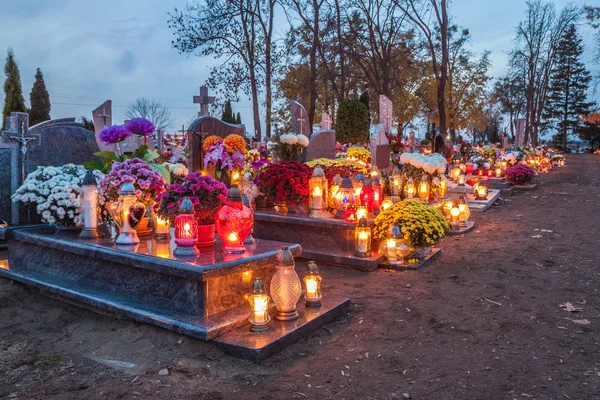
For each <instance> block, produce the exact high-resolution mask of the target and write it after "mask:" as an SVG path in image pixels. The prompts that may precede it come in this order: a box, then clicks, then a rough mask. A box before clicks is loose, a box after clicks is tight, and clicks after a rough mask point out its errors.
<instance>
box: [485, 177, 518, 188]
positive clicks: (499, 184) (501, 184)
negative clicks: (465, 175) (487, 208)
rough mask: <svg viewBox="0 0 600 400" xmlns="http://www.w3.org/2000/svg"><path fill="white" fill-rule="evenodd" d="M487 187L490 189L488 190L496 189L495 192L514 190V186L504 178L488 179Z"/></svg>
mask: <svg viewBox="0 0 600 400" xmlns="http://www.w3.org/2000/svg"><path fill="white" fill-rule="evenodd" d="M485 185H486V186H487V187H488V189H495V190H511V189H512V185H511V184H510V183H509V182H507V181H506V179H504V178H496V177H493V178H487V180H486V182H485Z"/></svg>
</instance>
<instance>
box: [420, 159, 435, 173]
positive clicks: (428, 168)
mask: <svg viewBox="0 0 600 400" xmlns="http://www.w3.org/2000/svg"><path fill="white" fill-rule="evenodd" d="M422 168H423V170H424V171H425V172H427V173H428V174H433V173H435V170H436V168H435V164H434V163H432V162H429V161H427V162H424V163H423V167H422Z"/></svg>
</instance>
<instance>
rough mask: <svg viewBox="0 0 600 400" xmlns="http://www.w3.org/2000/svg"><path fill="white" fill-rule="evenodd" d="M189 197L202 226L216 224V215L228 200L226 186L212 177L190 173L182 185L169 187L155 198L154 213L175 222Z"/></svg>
mask: <svg viewBox="0 0 600 400" xmlns="http://www.w3.org/2000/svg"><path fill="white" fill-rule="evenodd" d="M186 197H189V199H190V200H191V201H192V204H193V205H194V213H195V215H196V217H198V223H199V224H200V225H212V224H214V220H215V215H216V214H217V212H218V211H219V209H220V208H221V207H222V206H223V204H224V201H225V199H226V198H227V188H226V187H225V185H224V184H223V183H221V182H219V181H217V180H215V179H213V178H212V177H211V176H210V175H202V174H201V173H199V172H192V173H189V174H188V175H187V176H186V177H185V178H184V179H183V182H182V183H175V184H171V185H169V186H167V190H166V191H165V192H163V193H160V194H159V195H157V196H156V197H155V198H154V201H155V204H154V212H155V213H156V214H157V215H158V216H159V217H161V218H163V219H168V220H170V221H171V222H172V221H174V220H175V216H176V215H177V213H178V210H179V206H180V205H181V202H182V201H183V199H184V198H186Z"/></svg>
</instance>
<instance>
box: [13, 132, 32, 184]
mask: <svg viewBox="0 0 600 400" xmlns="http://www.w3.org/2000/svg"><path fill="white" fill-rule="evenodd" d="M10 138H11V139H13V140H16V141H17V142H19V143H21V153H22V158H21V181H24V180H25V178H26V174H25V159H26V157H27V144H28V143H29V142H31V141H32V140H35V138H34V137H31V136H29V137H27V136H25V122H23V123H22V124H21V135H20V136H16V135H15V136H10Z"/></svg>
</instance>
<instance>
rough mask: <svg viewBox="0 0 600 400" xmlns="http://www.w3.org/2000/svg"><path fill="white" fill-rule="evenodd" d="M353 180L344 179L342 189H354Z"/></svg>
mask: <svg viewBox="0 0 600 400" xmlns="http://www.w3.org/2000/svg"><path fill="white" fill-rule="evenodd" d="M352 187H353V186H352V179H350V178H348V177H345V178H344V179H342V183H341V185H340V188H342V189H352Z"/></svg>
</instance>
